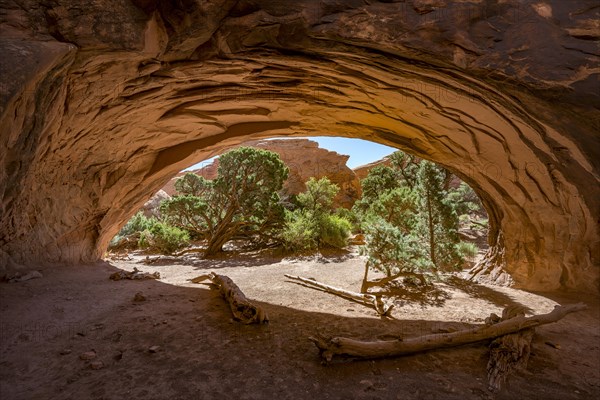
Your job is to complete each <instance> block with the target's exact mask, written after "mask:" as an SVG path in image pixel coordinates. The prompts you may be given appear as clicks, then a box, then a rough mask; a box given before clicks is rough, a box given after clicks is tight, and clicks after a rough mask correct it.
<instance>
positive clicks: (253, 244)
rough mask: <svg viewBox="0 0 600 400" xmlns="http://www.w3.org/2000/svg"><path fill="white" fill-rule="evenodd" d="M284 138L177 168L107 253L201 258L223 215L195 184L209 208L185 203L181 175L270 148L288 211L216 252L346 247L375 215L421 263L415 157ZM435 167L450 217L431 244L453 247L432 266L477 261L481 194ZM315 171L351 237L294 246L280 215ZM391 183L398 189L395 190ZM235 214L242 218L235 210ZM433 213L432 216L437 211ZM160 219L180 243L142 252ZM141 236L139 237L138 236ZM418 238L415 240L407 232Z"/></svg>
mask: <svg viewBox="0 0 600 400" xmlns="http://www.w3.org/2000/svg"><path fill="white" fill-rule="evenodd" d="M284 139H285V140H284ZM284 139H283V138H277V137H275V138H269V139H267V140H259V141H246V142H243V143H241V144H239V145H236V146H233V147H230V148H227V149H225V150H224V152H223V153H221V154H219V155H217V156H213V157H211V158H209V159H207V160H203V161H200V162H198V163H195V164H194V165H192V166H191V167H188V168H186V169H184V170H183V171H181V172H179V173H178V174H177V175H176V176H175V177H174V178H172V179H171V180H170V181H169V182H168V183H167V184H166V185H165V186H163V187H162V188H161V189H160V190H159V191H158V192H156V193H155V194H154V195H153V196H152V198H151V199H150V200H148V201H147V202H146V203H144V205H143V207H142V208H140V209H138V210H135V211H132V212H135V215H134V216H132V217H131V219H129V220H128V221H127V223H126V224H125V226H124V227H119V228H121V230H119V232H118V234H116V235H115V236H114V237H113V238H112V239H111V241H110V245H109V246H108V255H107V256H108V258H109V259H114V260H120V259H122V258H123V257H125V259H129V257H130V252H131V251H133V254H138V255H140V254H141V255H143V254H157V253H158V254H164V253H165V252H168V253H169V254H172V253H176V255H186V257H187V261H186V262H191V263H195V262H196V261H198V259H199V258H203V257H204V256H205V252H206V250H207V247H208V243H209V238H210V237H211V235H212V233H211V232H212V230H211V228H210V226H211V225H207V221H208V220H211V224H214V223H216V220H218V219H219V218H221V217H222V214H215V212H214V210H216V209H215V208H214V206H215V205H216V204H214V203H212V202H213V201H214V200H211V199H213V198H214V197H212V196H211V195H207V193H205V192H202V193H196V192H195V191H194V193H192V194H191V195H192V196H194V198H198V200H200V199H203V201H206V202H207V204H208V205H209V207H207V208H204V207H199V208H197V207H198V206H195V205H193V204H195V203H189V202H188V201H187V200H185V199H186V197H185V196H186V195H190V193H189V192H188V190H189V189H190V188H192V186H189V185H191V182H195V180H194V179H191V178H190V176H189V175H187V174H192V175H197V176H199V177H201V178H203V179H206V180H209V181H213V182H214V179H216V178H217V177H218V176H221V174H222V173H224V172H225V171H221V170H220V162H219V160H220V156H222V155H223V154H225V153H227V152H229V151H231V150H234V149H235V148H238V147H251V148H254V149H259V150H268V151H270V152H273V153H275V154H276V155H277V156H278V157H279V158H280V159H281V161H282V162H283V163H284V164H285V166H286V167H287V169H288V177H287V180H286V181H285V182H284V183H283V187H282V189H281V190H280V191H279V200H278V203H279V205H281V206H282V207H283V210H286V213H288V216H287V218H284V214H282V215H281V216H280V218H281V220H279V219H276V220H274V221H273V223H274V224H275V225H276V227H274V229H273V230H272V231H271V230H269V232H268V234H267V235H266V236H261V234H260V232H256V233H250V232H249V231H247V230H246V231H245V232H241V231H240V232H239V234H236V235H234V236H233V237H232V238H231V239H230V240H228V241H226V242H224V244H223V247H224V249H225V248H226V249H227V250H226V251H225V253H222V254H221V255H222V256H225V257H227V258H229V257H236V256H235V254H238V253H239V252H240V251H241V252H242V254H243V253H244V251H247V252H250V253H251V254H254V252H256V251H258V252H259V253H261V252H262V251H265V253H266V254H268V255H269V256H270V255H272V254H271V253H272V250H273V249H276V250H275V253H276V254H278V255H282V256H283V255H286V256H288V255H289V256H294V255H297V254H298V252H300V253H301V254H303V253H304V252H306V251H307V250H313V251H314V254H321V251H322V250H323V251H325V252H326V253H327V254H329V253H332V254H338V253H339V254H345V253H346V252H347V251H349V250H352V249H356V248H355V246H354V245H356V244H363V245H364V244H367V243H369V239H368V238H369V237H370V235H366V236H367V240H366V243H365V234H366V233H367V232H368V231H369V232H370V229H368V228H369V225H370V223H369V222H368V221H369V220H373V218H375V219H376V220H378V221H379V222H377V223H376V226H377V227H378V229H381V228H382V227H383V226H382V224H383V225H385V226H389V227H390V228H394V229H401V231H402V232H403V235H404V236H405V237H406V238H407V239H410V240H416V242H418V243H420V244H419V245H418V251H417V253H418V254H417V253H415V255H413V256H411V257H412V258H411V260H412V262H413V264H414V263H415V262H424V263H426V264H427V263H428V262H429V261H431V260H430V259H429V251H428V250H426V247H427V246H426V245H425V244H424V243H426V242H427V243H429V242H428V241H427V239H426V236H427V235H426V233H425V232H423V231H422V226H421V228H420V225H419V224H423V222H420V223H419V221H421V220H423V221H425V219H427V218H431V217H432V216H431V215H430V216H429V217H428V216H427V215H426V213H427V211H426V209H424V206H422V205H421V202H422V201H423V200H422V199H421V197H422V196H423V194H424V191H425V186H423V185H426V182H425V181H424V180H422V179H421V178H419V174H420V172H419V170H420V167H422V165H421V164H422V160H421V159H419V158H413V157H412V156H410V155H407V154H406V153H402V152H399V151H398V150H397V149H395V148H392V147H388V146H381V145H377V144H375V143H372V142H367V141H364V140H357V139H347V138H332V137H320V138H313V137H308V138H299V139H295V138H294V139H292V138H284ZM290 139H291V140H290ZM227 165H229V168H230V169H231V168H233V169H234V170H235V168H236V164H235V163H234V164H233V165H232V164H230V163H228V164H227ZM435 171H436V174H438V177H439V179H440V180H439V182H437V186H436V183H434V185H433V186H434V188H433V190H434V191H437V193H438V194H439V196H440V199H443V204H446V205H447V206H444V205H443V204H440V205H439V207H441V208H442V209H443V210H444V211H442V213H443V212H445V213H446V214H445V215H446V218H448V221H452V223H451V225H452V226H451V227H450V226H448V227H447V228H443V229H442V228H440V227H441V225H439V224H441V220H440V221H438V222H436V224H437V225H439V226H438V229H442V230H441V231H440V232H438V233H436V234H435V236H436V238H437V239H436V241H437V240H439V241H440V244H437V245H436V246H438V247H439V248H440V249H442V248H443V247H444V246H445V245H443V244H441V242H443V243H448V245H447V246H446V247H445V248H447V249H454V250H451V251H450V253H448V255H447V256H449V257H450V258H451V257H456V258H453V260H454V261H453V262H451V264H448V265H446V266H445V267H443V269H439V268H440V267H441V265H435V269H436V270H439V271H443V270H444V271H446V272H447V271H450V270H452V271H455V272H458V271H460V270H464V269H465V268H467V270H469V269H471V267H473V266H474V265H475V263H476V262H478V261H479V260H481V258H482V256H483V255H484V254H485V253H486V252H487V250H488V241H487V237H488V235H487V232H488V214H487V211H486V209H485V206H484V205H483V203H482V202H481V199H480V198H479V197H478V196H477V194H476V193H475V192H474V191H473V190H472V189H471V188H470V186H468V184H466V183H465V182H463V181H462V180H461V179H460V178H458V177H457V176H456V175H454V174H452V173H450V172H449V171H447V170H445V169H440V168H435ZM390 176H393V177H394V178H393V180H394V182H391V181H389V180H388V179H389V177H390ZM184 177H185V179H186V181H187V182H190V183H188V184H187V185H186V186H185V188H184V189H181V188H180V189H179V190H184V192H180V191H179V190H178V187H179V186H177V185H178V184H177V181H179V180H180V179H182V178H184ZM313 178H314V179H315V180H320V179H321V178H327V179H328V180H329V182H331V183H332V184H333V185H335V187H336V192H337V194H336V195H335V196H334V197H333V198H332V204H331V211H330V212H331V213H332V215H336V216H338V217H339V218H342V219H343V220H344V223H347V224H348V228H344V231H345V230H346V229H347V234H348V235H349V237H348V239H350V240H349V241H346V240H344V244H343V245H342V243H341V242H340V243H339V244H333V245H332V244H327V243H326V244H325V245H324V246H325V248H321V247H320V245H319V243H320V242H319V241H317V242H316V243H317V247H316V248H312V247H311V248H310V249H309V248H308V247H306V248H305V247H302V248H298V247H297V244H295V243H296V242H293V243H294V245H293V247H288V245H290V242H287V241H286V240H285V239H284V238H285V233H284V232H286V227H288V226H289V225H288V222H286V221H288V218H293V219H290V221H297V218H298V217H297V216H296V217H294V216H295V215H296V214H294V210H295V211H296V212H298V211H300V209H301V208H302V206H301V205H300V204H299V203H298V201H297V196H298V195H300V194H301V193H303V192H305V191H306V189H307V186H308V185H307V182H308V181H309V180H310V179H313ZM190 179H191V180H190ZM365 179H366V180H365ZM198 183H199V182H198ZM365 185H367V186H365ZM374 185H375V186H374ZM397 189H402V190H403V191H400V192H398V191H395V190H397ZM365 190H367V191H368V195H365V192H364V191H365ZM390 192H394V193H395V194H394V195H393V196H395V199H396V200H395V201H394V203H397V202H402V201H406V202H407V203H406V204H410V206H409V209H410V211H409V212H408V213H407V214H406V215H404V217H402V218H399V215H400V214H402V213H404V212H405V211H404V209H402V208H396V207H395V206H392V208H391V209H388V207H390V206H391V204H390V203H389V200H383V198H382V197H381V196H384V197H385V196H389V195H390ZM182 196H183V197H182ZM365 196H366V197H365ZM219 198H221V197H219ZM380 198H381V200H380ZM177 199H179V200H177ZM401 199H404V200H401ZM173 202H175V203H173ZM373 203H377V204H380V205H379V206H376V207H377V208H376V209H374V208H373V207H372V205H373ZM184 204H185V206H184ZM384 204H387V205H384ZM423 204H424V203H423ZM218 206H219V207H218V208H219V209H220V210H221V212H223V213H224V212H225V211H224V210H225V208H226V205H225V204H223V203H221V202H220V201H219V203H218ZM164 207H167V208H166V209H165V208H164ZM172 207H174V208H172ZM382 207H383V208H382ZM328 209H329V208H328ZM384 209H387V212H385V213H383V214H382V212H383V210H384ZM165 210H170V211H166V213H167V214H166V215H165V214H164V213H165ZM193 210H195V211H193ZM211 210H213V211H211ZM430 212H431V211H430ZM394 215H396V217H394ZM240 218H243V217H241V216H240ZM433 218H436V219H437V218H438V217H433ZM161 223H164V224H166V226H167V227H171V228H178V229H180V230H181V232H180V233H179V235H180V236H178V237H181V240H178V241H177V245H178V246H179V248H178V249H175V250H169V248H170V245H169V248H167V247H165V245H166V243H165V242H164V241H161V239H160V237H159V238H158V239H157V240H158V242H156V243H155V246H153V247H152V248H150V249H148V250H149V251H148V250H146V251H144V247H145V246H147V244H144V243H142V241H145V242H147V238H146V236H144V235H147V236H148V235H149V236H148V237H151V236H152V234H151V233H149V231H147V230H148V229H149V228H150V227H151V226H154V225H155V224H161ZM186 232H187V235H186V234H185V233H186ZM288 232H289V231H288ZM430 234H432V233H430ZM355 235H356V236H355ZM444 235H449V236H444ZM142 236H144V238H145V239H141V238H142ZM353 236H354V238H352V237H353ZM300 237H302V240H301V241H302V242H303V243H305V244H306V243H312V242H311V240H312V239H310V238H308V237H304V236H294V240H298V238H300ZM417 237H419V238H420V239H412V238H417ZM265 238H266V241H265ZM161 243H162V244H161ZM173 244H175V242H173ZM331 246H333V247H331ZM440 246H441V247H440ZM244 249H245V250H244ZM336 249H337V250H336ZM365 249H366V248H365ZM407 250H408V249H407ZM140 251H141V252H140ZM231 251H233V252H231ZM442 251H443V250H442ZM190 253H197V254H198V255H197V256H192V258H189V257H190ZM407 254H408V253H407ZM211 256H214V255H211ZM450 258H449V259H450ZM427 260H429V261H427ZM403 262H404V261H403ZM409 262H410V261H409ZM428 265H429V264H428ZM505 279H507V280H508V281H507V282H504V284H507V285H508V284H510V283H511V282H510V277H506V278H505ZM497 283H500V282H497Z"/></svg>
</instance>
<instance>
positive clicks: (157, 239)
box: [138, 222, 190, 254]
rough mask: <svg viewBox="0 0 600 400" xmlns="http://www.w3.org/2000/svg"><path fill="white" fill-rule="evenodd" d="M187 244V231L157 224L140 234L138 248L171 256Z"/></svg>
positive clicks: (188, 239)
mask: <svg viewBox="0 0 600 400" xmlns="http://www.w3.org/2000/svg"><path fill="white" fill-rule="evenodd" d="M189 242H190V236H189V234H188V232H187V231H184V230H183V229H179V228H177V227H174V226H170V225H167V224H165V223H162V222H158V223H156V224H154V225H153V226H152V227H151V228H150V229H146V230H145V231H143V232H142V233H141V234H140V239H139V241H138V246H139V247H140V248H142V249H148V250H157V251H160V252H161V253H165V254H171V253H173V252H175V251H177V250H179V249H180V248H182V247H185V246H187V245H188V244H189Z"/></svg>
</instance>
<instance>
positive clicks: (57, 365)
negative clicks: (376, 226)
mask: <svg viewBox="0 0 600 400" xmlns="http://www.w3.org/2000/svg"><path fill="white" fill-rule="evenodd" d="M153 258H154V257H152V259H153ZM363 265H364V264H363V261H362V260H361V259H360V258H359V257H358V256H356V254H347V255H337V256H330V257H322V258H319V259H316V258H314V257H308V258H300V259H282V258H280V257H274V256H266V255H264V254H263V255H257V254H247V255H242V256H240V257H236V258H230V259H221V260H201V259H198V258H197V257H196V256H194V255H188V256H186V257H184V258H183V259H175V258H161V259H159V260H158V261H157V262H154V263H151V264H147V263H146V262H145V257H143V256H136V257H134V258H133V259H131V260H128V261H108V262H105V263H98V264H95V265H86V266H78V267H73V266H70V267H66V266H65V267H59V268H53V269H40V270H41V272H42V273H43V275H44V276H43V278H40V279H35V280H30V281H26V282H21V283H13V284H8V283H2V284H0V301H1V302H0V309H1V310H0V315H1V320H0V329H1V331H0V398H1V399H2V400H9V399H144V400H154V399H165V400H166V399H278V400H283V399H315V400H316V399H319V400H320V399H428V400H429V399H541V398H544V399H561V400H566V399H597V398H600V314H599V313H600V301H599V298H598V297H590V296H583V295H577V294H573V293H545V294H535V293H528V292H525V291H519V290H514V289H508V288H499V287H492V286H482V285H473V284H470V283H466V282H464V281H462V280H460V279H453V280H451V281H449V282H447V283H444V284H436V285H435V287H434V288H432V289H429V290H428V291H427V292H426V293H421V292H416V291H412V292H408V293H406V292H399V293H398V296H397V297H396V304H397V307H396V309H395V310H394V314H393V316H394V319H386V320H383V319H380V318H378V317H377V315H376V313H375V311H374V310H373V309H370V308H367V307H365V306H364V305H361V304H357V303H353V302H350V301H347V300H344V299H341V298H338V297H335V296H332V295H330V294H327V293H323V292H320V291H315V290H311V289H307V288H305V287H302V286H299V285H297V284H294V283H292V282H290V281H288V280H287V279H286V278H285V277H284V276H283V274H284V273H289V274H295V275H301V276H306V277H313V278H315V279H317V280H319V281H321V282H324V283H329V284H333V285H336V286H339V287H343V288H346V289H349V290H355V291H357V290H358V289H359V288H360V282H361V279H362V274H363ZM134 267H137V268H139V269H140V270H143V271H148V272H154V271H158V272H160V274H161V279H160V280H157V281H154V280H148V281H130V280H127V281H118V282H114V281H111V280H109V279H108V277H109V275H110V274H111V273H112V272H115V271H117V270H119V269H125V270H132V269H133V268H134ZM208 271H215V272H217V273H219V274H225V275H228V276H230V277H231V278H232V279H233V280H234V281H235V282H236V283H237V284H238V285H239V286H240V288H241V289H242V290H243V291H244V292H245V293H246V295H247V296H248V297H249V298H250V299H252V300H254V301H256V302H257V303H258V304H260V305H261V306H262V307H264V308H265V309H266V310H267V312H268V314H269V317H270V320H271V322H270V323H269V324H268V325H263V326H244V325H240V324H239V323H237V322H234V321H233V320H232V319H231V315H230V313H229V309H228V306H227V304H226V303H225V302H224V301H223V300H222V299H221V298H220V297H219V294H218V292H217V291H215V290H210V289H209V288H207V287H206V286H204V285H197V284H192V283H190V282H188V281H187V279H190V278H192V277H195V276H198V275H201V274H203V273H206V272H208ZM138 292H141V293H143V295H144V296H145V297H146V300H145V301H142V302H134V301H133V298H134V295H135V294H136V293H138ZM577 301H584V302H586V303H587V304H588V305H589V306H590V309H589V310H587V311H583V312H580V313H577V314H572V315H569V316H567V317H566V318H564V319H563V320H562V321H560V322H558V323H556V324H552V325H546V326H544V327H541V328H538V329H537V335H536V337H535V338H534V344H533V354H532V356H531V359H530V361H529V366H528V368H527V370H526V371H524V372H523V373H522V374H520V375H518V376H514V377H512V378H511V379H510V381H509V383H508V384H507V385H506V386H505V387H504V388H503V390H502V391H501V392H500V393H498V394H491V393H490V392H489V391H488V390H487V385H486V364H487V358H488V353H487V348H486V346H485V345H484V344H474V345H469V346H463V347H460V348H455V349H446V350H439V351H431V352H428V353H424V354H418V355H414V356H407V357H402V358H395V359H386V360H376V361H350V360H341V361H338V362H335V363H333V364H332V365H329V366H323V365H321V364H320V362H319V359H318V352H317V349H316V348H315V347H314V345H313V344H312V343H310V342H309V341H308V340H307V337H308V336H310V335H311V334H314V333H315V332H317V331H318V332H321V333H324V334H332V335H345V336H350V337H355V338H363V339H386V338H395V337H398V336H402V337H411V336H416V335H423V334H430V333H435V332H439V331H440V330H445V329H457V328H461V327H465V326H470V325H472V324H479V323H482V322H483V320H484V318H485V317H487V316H488V315H489V313H490V312H496V313H500V312H501V310H502V308H503V307H504V306H506V305H510V304H521V305H524V306H526V307H528V309H529V310H530V312H531V313H545V312H549V311H550V310H552V308H553V306H554V305H555V304H557V303H559V304H567V303H573V302H577ZM546 342H551V343H554V344H557V345H559V347H560V348H554V347H552V346H549V345H548V344H546ZM152 346H159V347H158V348H157V349H155V352H151V351H149V349H150V348H151V347H152ZM91 350H94V352H95V353H96V355H97V356H96V358H95V359H93V360H81V359H80V355H82V354H83V353H86V352H89V351H91ZM98 361H101V365H102V367H101V368H100V369H93V368H92V365H95V366H96V367H98V366H99V365H100V364H99V363H98ZM93 363H94V364H93Z"/></svg>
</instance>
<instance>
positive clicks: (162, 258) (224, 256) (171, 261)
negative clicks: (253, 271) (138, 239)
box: [137, 249, 283, 269]
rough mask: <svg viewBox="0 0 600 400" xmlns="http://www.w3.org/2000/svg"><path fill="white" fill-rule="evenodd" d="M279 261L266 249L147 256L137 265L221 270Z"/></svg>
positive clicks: (277, 257)
mask: <svg viewBox="0 0 600 400" xmlns="http://www.w3.org/2000/svg"><path fill="white" fill-rule="evenodd" d="M281 260H283V256H280V255H277V254H276V252H274V251H273V250H271V249H266V250H263V251H242V250H236V251H227V252H223V253H221V254H219V255H216V256H213V257H210V258H205V257H204V254H203V252H202V251H199V252H197V253H196V252H195V253H188V254H185V255H183V256H167V255H158V256H147V257H146V258H145V259H142V260H140V261H138V262H137V263H138V264H144V265H152V266H163V265H189V266H193V267H196V268H197V269H205V268H211V269H221V268H227V267H241V268H252V267H260V266H261V265H269V264H273V263H278V262H281Z"/></svg>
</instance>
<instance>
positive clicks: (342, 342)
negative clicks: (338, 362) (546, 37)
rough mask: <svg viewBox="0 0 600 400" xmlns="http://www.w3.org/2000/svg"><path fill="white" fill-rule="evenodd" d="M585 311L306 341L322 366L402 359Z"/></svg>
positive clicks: (564, 309)
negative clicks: (411, 334)
mask: <svg viewBox="0 0 600 400" xmlns="http://www.w3.org/2000/svg"><path fill="white" fill-rule="evenodd" d="M585 309H587V306H586V305H585V304H583V303H579V304H571V305H567V306H556V307H555V308H554V310H553V311H552V312H550V313H548V314H541V315H534V316H531V317H525V316H524V315H520V316H517V317H515V318H511V319H508V320H506V321H501V322H498V323H497V324H493V325H489V324H486V325H482V326H477V327H473V328H470V329H466V330H461V331H456V332H452V333H442V334H433V335H425V336H420V337H415V338H410V339H406V340H400V339H399V340H389V341H375V342H372V341H361V340H355V339H350V338H345V337H333V338H325V337H323V336H320V335H318V336H317V337H310V338H309V340H310V341H312V342H313V343H314V344H315V345H316V346H317V348H318V349H319V353H320V356H321V358H322V359H323V361H324V362H330V361H331V360H332V359H333V357H334V356H336V355H338V356H350V357H354V358H367V359H372V358H384V357H394V356H403V355H407V354H414V353H420V352H423V351H428V350H433V349H441V348H447V347H455V346H461V345H463V344H468V343H475V342H479V341H482V340H488V339H493V338H497V337H500V336H504V335H507V334H510V333H515V332H518V331H521V330H524V329H530V328H534V327H536V326H539V325H544V324H549V323H552V322H556V321H558V320H560V319H561V318H563V317H564V316H565V315H567V314H569V313H572V312H577V311H581V310H585Z"/></svg>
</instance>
